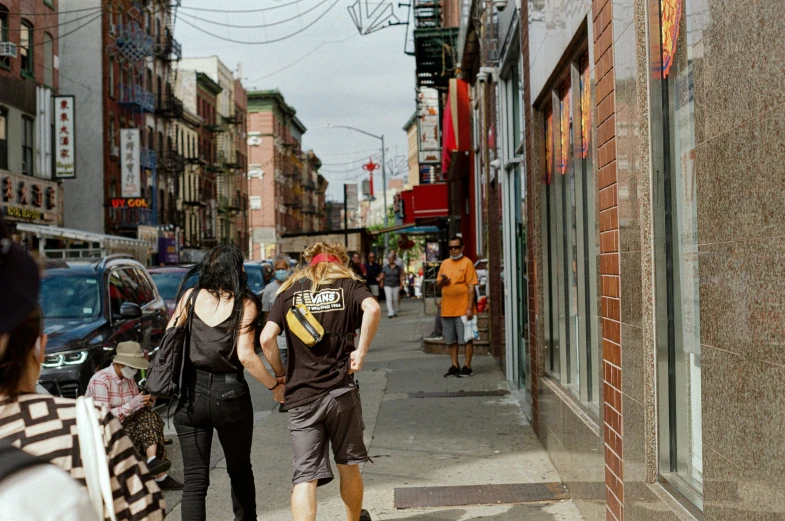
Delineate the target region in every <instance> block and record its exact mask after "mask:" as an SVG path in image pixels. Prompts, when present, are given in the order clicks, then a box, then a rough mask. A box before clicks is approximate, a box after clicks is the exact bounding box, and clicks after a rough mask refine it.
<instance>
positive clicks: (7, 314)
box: [0, 211, 41, 335]
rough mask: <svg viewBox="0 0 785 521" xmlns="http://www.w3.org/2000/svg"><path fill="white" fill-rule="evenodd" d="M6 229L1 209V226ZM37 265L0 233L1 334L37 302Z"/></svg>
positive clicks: (23, 250) (21, 320) (12, 327)
mask: <svg viewBox="0 0 785 521" xmlns="http://www.w3.org/2000/svg"><path fill="white" fill-rule="evenodd" d="M4 229H5V223H4V222H3V213H2V212H1V211H0V230H4ZM40 286H41V276H40V274H39V271H38V265H37V264H36V262H35V261H34V260H33V258H32V257H31V256H30V254H29V253H27V250H25V248H24V247H23V246H22V245H21V244H17V243H15V242H13V241H12V240H11V238H10V237H9V236H8V235H7V234H6V235H5V236H0V295H2V298H0V335H1V334H3V333H7V332H9V331H11V330H12V329H14V328H15V327H16V326H18V325H19V324H21V323H22V322H23V321H24V319H25V318H26V317H27V315H29V314H30V313H31V312H32V311H33V310H34V309H35V308H36V306H38V290H39V289H40Z"/></svg>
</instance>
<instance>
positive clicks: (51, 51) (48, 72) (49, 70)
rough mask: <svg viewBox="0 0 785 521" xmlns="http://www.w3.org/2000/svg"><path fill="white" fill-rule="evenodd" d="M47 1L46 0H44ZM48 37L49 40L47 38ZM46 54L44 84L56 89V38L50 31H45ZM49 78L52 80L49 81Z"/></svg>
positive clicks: (44, 45)
mask: <svg viewBox="0 0 785 521" xmlns="http://www.w3.org/2000/svg"><path fill="white" fill-rule="evenodd" d="M44 1H45V0H44ZM47 38H48V40H47ZM41 45H42V47H43V54H44V86H45V87H49V88H50V89H54V87H55V61H54V60H55V40H54V36H52V34H51V33H49V32H46V31H45V32H44V38H43V41H42V44H41ZM48 76H49V77H48ZM47 79H49V80H51V81H47Z"/></svg>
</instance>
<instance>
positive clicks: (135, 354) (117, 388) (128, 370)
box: [85, 342, 183, 490]
mask: <svg viewBox="0 0 785 521" xmlns="http://www.w3.org/2000/svg"><path fill="white" fill-rule="evenodd" d="M148 365H149V362H148V361H147V358H146V357H145V355H144V352H143V351H142V346H141V345H139V343H138V342H120V343H119V344H117V354H116V355H115V357H114V360H113V361H112V364H111V365H110V366H109V367H107V368H106V369H102V370H100V371H98V372H97V373H95V374H94V375H93V377H92V378H91V379H90V383H89V384H88V385H87V392H86V393H85V395H86V396H91V397H92V398H93V400H94V401H95V403H97V404H104V405H106V406H107V407H109V409H110V410H111V411H112V414H114V416H115V418H117V419H118V420H120V423H122V424H123V427H124V428H125V430H126V432H127V433H128V436H129V437H130V438H131V441H133V443H134V446H135V447H136V450H137V451H139V454H143V455H144V456H145V457H146V458H147V467H148V468H149V469H150V472H151V473H152V474H153V475H154V476H155V480H156V481H157V482H158V486H159V487H160V488H161V489H162V490H180V489H181V488H183V484H182V483H180V482H179V481H177V480H176V479H174V478H172V477H171V476H169V475H168V474H166V471H167V470H169V467H171V466H172V462H171V461H169V460H168V459H166V447H165V444H164V421H163V420H162V419H161V417H160V416H158V414H157V413H156V412H154V411H153V410H152V406H153V405H154V404H155V397H153V396H150V395H149V394H143V393H141V392H140V391H139V387H138V386H137V385H136V381H135V380H134V377H135V376H136V374H137V373H138V372H139V371H140V370H142V371H146V370H147V367H148Z"/></svg>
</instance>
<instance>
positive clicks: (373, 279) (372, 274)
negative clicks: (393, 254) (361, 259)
mask: <svg viewBox="0 0 785 521" xmlns="http://www.w3.org/2000/svg"><path fill="white" fill-rule="evenodd" d="M381 274H382V266H381V264H378V263H377V262H376V254H375V253H374V252H370V253H369V254H368V262H366V263H365V283H366V284H368V289H370V290H371V294H372V295H373V296H374V297H376V300H379V283H380V282H381V278H382V277H381Z"/></svg>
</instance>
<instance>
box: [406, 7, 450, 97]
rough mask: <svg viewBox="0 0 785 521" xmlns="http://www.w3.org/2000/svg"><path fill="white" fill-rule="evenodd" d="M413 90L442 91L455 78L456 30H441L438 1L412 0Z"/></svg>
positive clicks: (445, 28)
mask: <svg viewBox="0 0 785 521" xmlns="http://www.w3.org/2000/svg"><path fill="white" fill-rule="evenodd" d="M412 1H413V2H414V5H413V6H412V8H413V10H414V27H415V28H414V32H413V33H412V34H413V36H414V59H415V62H416V71H417V87H433V88H436V89H445V88H447V85H448V83H449V80H450V78H454V77H455V58H456V57H455V52H456V42H457V39H458V30H459V28H458V27H443V26H442V20H441V15H442V13H441V7H440V4H441V2H439V1H438V0H412Z"/></svg>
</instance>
